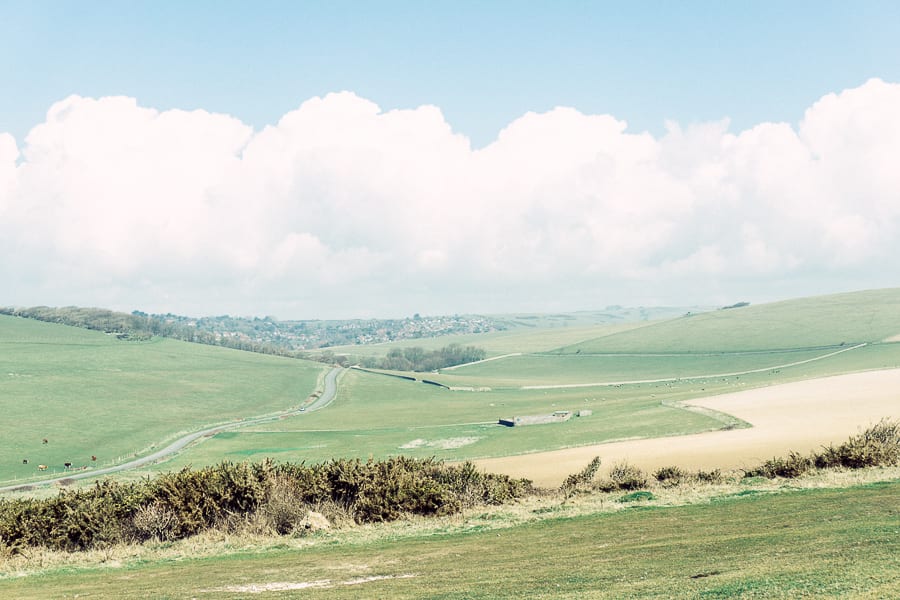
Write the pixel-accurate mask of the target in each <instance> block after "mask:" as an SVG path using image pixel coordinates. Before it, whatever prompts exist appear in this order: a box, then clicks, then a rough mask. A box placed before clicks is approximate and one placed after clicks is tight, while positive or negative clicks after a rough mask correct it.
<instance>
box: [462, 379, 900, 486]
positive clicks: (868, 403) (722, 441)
mask: <svg viewBox="0 0 900 600" xmlns="http://www.w3.org/2000/svg"><path fill="white" fill-rule="evenodd" d="M690 404H691V405H696V406H702V407H703V408H707V409H711V410H715V411H719V412H723V413H726V414H729V415H733V416H735V417H737V418H738V419H741V420H743V421H746V422H748V423H751V424H752V425H753V427H751V428H750V429H734V430H730V431H712V432H708V433H699V434H692V435H684V436H676V437H666V438H655V439H649V440H629V441H624V442H613V443H609V444H597V445H594V446H582V447H579V448H568V449H565V450H555V451H551V452H540V453H535V454H527V455H521V456H510V457H503V458H492V459H483V460H478V461H475V462H476V463H477V464H478V465H479V466H480V467H482V468H483V469H485V470H487V471H494V472H499V473H506V474H509V475H513V476H515V477H528V478H529V479H532V480H533V481H534V482H535V483H536V484H537V485H541V486H554V487H555V486H558V485H560V484H561V483H562V481H563V480H564V479H565V477H566V476H567V475H568V474H570V473H574V472H576V471H579V470H581V469H582V468H584V465H586V464H587V463H588V462H590V460H591V459H592V458H593V457H594V456H600V457H602V459H603V464H604V465H606V466H609V465H612V464H613V463H615V462H617V461H621V460H626V461H628V462H630V463H633V464H635V465H637V466H639V467H641V468H644V469H646V470H653V469H657V468H659V467H663V466H667V465H678V466H680V467H682V468H686V469H716V468H721V469H735V468H742V467H750V466H755V465H757V464H759V463H760V462H762V461H764V460H766V459H769V458H771V457H773V456H775V455H784V454H787V453H788V452H790V451H791V450H796V451H798V452H801V453H806V452H809V451H811V450H815V449H819V448H821V447H822V446H824V445H828V444H831V443H839V442H842V441H844V440H845V439H846V438H847V437H848V436H850V435H853V434H855V433H858V432H859V431H860V430H861V429H863V428H865V427H868V426H870V425H872V424H874V423H876V422H878V421H879V420H880V419H882V418H884V417H892V418H900V369H891V370H885V371H869V372H865V373H854V374H851V375H839V376H835V377H824V378H820V379H810V380H808V381H799V382H796V383H788V384H783V385H777V386H771V387H767V388H759V389H754V390H746V391H743V392H736V393H732V394H724V395H721V396H712V397H709V398H702V399H697V400H692V401H690ZM601 470H602V468H601Z"/></svg>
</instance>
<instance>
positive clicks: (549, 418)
mask: <svg viewBox="0 0 900 600" xmlns="http://www.w3.org/2000/svg"><path fill="white" fill-rule="evenodd" d="M571 418H572V413H571V412H570V411H568V410H558V411H556V412H554V413H553V414H549V415H529V416H525V417H512V418H510V419H500V420H499V421H498V423H499V424H500V425H505V426H507V427H522V426H524V425H544V424H547V423H562V422H563V421H568V420H569V419H571Z"/></svg>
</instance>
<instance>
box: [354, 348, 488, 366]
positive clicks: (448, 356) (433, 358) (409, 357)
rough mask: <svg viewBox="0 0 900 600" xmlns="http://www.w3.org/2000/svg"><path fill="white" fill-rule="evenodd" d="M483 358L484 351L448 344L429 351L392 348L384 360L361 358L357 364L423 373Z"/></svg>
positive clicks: (369, 357)
mask: <svg viewBox="0 0 900 600" xmlns="http://www.w3.org/2000/svg"><path fill="white" fill-rule="evenodd" d="M485 356H486V353H485V351H484V350H483V349H482V348H478V347H476V346H462V345H460V344H450V345H448V346H444V347H443V348H440V349H439V350H431V351H427V350H425V349H424V348H422V347H420V346H412V347H410V348H392V349H391V350H390V351H389V352H388V353H387V356H385V357H384V358H379V357H375V356H366V357H361V358H359V360H358V363H359V365H360V366H362V367H366V368H370V369H388V370H392V371H419V372H424V371H437V370H438V369H444V368H446V367H452V366H455V365H462V364H465V363H470V362H475V361H478V360H484V358H485Z"/></svg>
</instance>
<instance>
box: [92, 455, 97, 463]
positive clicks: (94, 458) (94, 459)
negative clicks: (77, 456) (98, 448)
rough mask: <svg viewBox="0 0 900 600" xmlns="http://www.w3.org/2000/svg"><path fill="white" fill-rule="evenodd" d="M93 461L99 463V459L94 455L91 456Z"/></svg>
mask: <svg viewBox="0 0 900 600" xmlns="http://www.w3.org/2000/svg"><path fill="white" fill-rule="evenodd" d="M91 461H93V462H97V457H96V456H94V455H93V454H91Z"/></svg>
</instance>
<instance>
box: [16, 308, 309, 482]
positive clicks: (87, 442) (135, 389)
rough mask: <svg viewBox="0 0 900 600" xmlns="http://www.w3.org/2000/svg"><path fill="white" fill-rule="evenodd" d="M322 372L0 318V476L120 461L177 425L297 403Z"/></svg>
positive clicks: (300, 364) (181, 428)
mask: <svg viewBox="0 0 900 600" xmlns="http://www.w3.org/2000/svg"><path fill="white" fill-rule="evenodd" d="M324 369H325V367H324V366H322V365H319V364H316V363H308V362H304V361H299V360H292V359H287V358H278V357H273V356H265V355H260V354H252V353H249V352H240V351H236V350H229V349H225V348H216V347H211V346H202V345H197V344H189V343H186V342H178V341H174V340H167V339H158V338H155V339H153V340H151V341H148V342H129V341H121V340H117V339H116V338H115V336H108V335H105V334H103V333H100V332H96V331H88V330H84V329H79V328H75V327H67V326H64V325H55V324H50V323H43V322H39V321H33V320H27V319H20V318H16V317H8V316H0V412H2V414H3V423H4V431H3V435H2V436H0V456H2V457H4V459H3V461H2V462H0V481H6V482H9V481H11V480H14V479H16V480H23V479H28V478H30V477H35V476H37V475H38V472H37V465H38V464H45V465H48V466H49V469H48V470H47V471H46V472H45V473H44V475H48V474H58V473H62V472H63V471H64V467H63V463H65V462H71V463H72V464H73V466H75V467H80V466H82V465H85V466H89V467H93V466H100V465H108V464H111V463H115V462H121V460H123V459H124V458H126V457H130V456H132V455H134V454H135V453H142V452H145V451H146V450H148V449H149V448H150V446H151V445H154V444H157V445H159V444H160V443H161V442H163V441H164V440H169V439H172V438H173V437H175V435H176V434H177V433H179V432H188V431H192V430H197V429H200V428H201V427H202V426H203V425H207V424H213V423H220V422H226V421H231V420H235V419H240V418H244V417H248V416H252V415H258V414H265V413H269V412H274V411H278V410H284V409H287V408H289V407H291V406H296V405H298V404H299V403H300V402H301V401H302V400H304V399H305V398H306V397H307V396H308V395H309V394H310V393H311V392H312V391H313V390H314V389H315V387H316V380H317V377H318V376H319V373H321V372H322V371H323V370H324ZM44 439H46V440H47V443H46V444H44V443H43V440H44ZM92 455H93V456H96V457H97V461H96V462H95V461H92V460H91V456H92ZM24 459H27V460H28V464H27V465H26V464H23V460H24Z"/></svg>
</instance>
